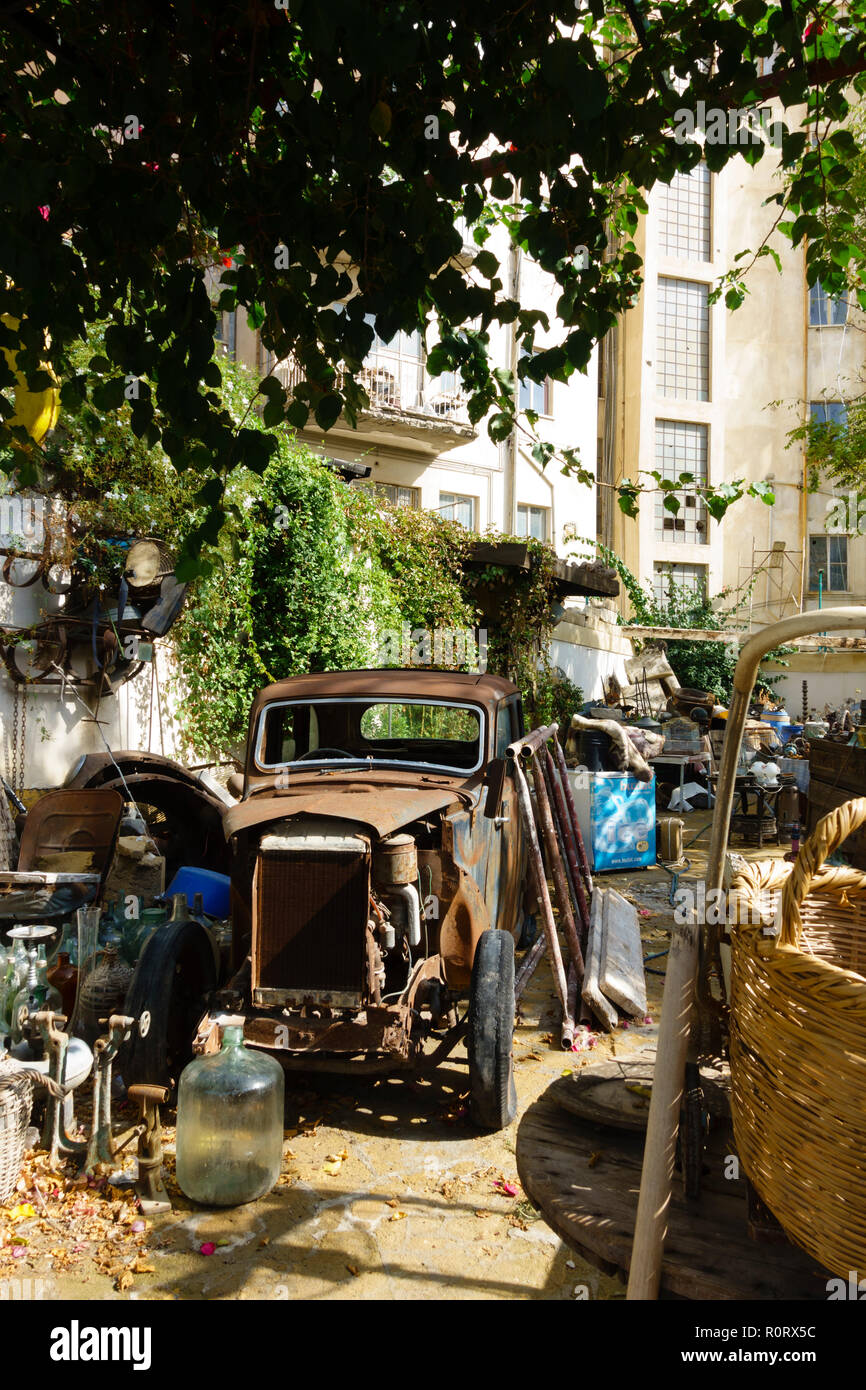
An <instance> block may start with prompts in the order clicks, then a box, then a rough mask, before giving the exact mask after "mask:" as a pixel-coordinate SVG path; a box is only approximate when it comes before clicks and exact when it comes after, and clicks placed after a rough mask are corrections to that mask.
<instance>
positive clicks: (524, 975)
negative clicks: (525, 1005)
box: [514, 932, 547, 1004]
mask: <svg viewBox="0 0 866 1390" xmlns="http://www.w3.org/2000/svg"><path fill="white" fill-rule="evenodd" d="M546 945H547V938H546V936H545V934H544V932H542V933H541V936H540V937H539V938H538V940H537V941H536V943H535V945H534V946H533V947H532V950H531V951H530V952H529V954H528V956H527V957H526V959H525V960H524V962H523V964H522V965H521V967H520V969H519V970H518V972H517V978H516V979H515V981H514V1002H515V1004H516V1003H517V1001H518V1000H519V999H520V996H521V994H522V993H523V991H524V990H525V989H526V986H527V985H528V984H529V981H530V979H531V978H532V976H533V975H534V974H535V969H536V966H537V965H538V962H539V961H540V960H541V957H542V956H543V955H544V948H545V946H546Z"/></svg>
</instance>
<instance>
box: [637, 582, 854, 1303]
mask: <svg viewBox="0 0 866 1390" xmlns="http://www.w3.org/2000/svg"><path fill="white" fill-rule="evenodd" d="M819 628H820V629H821V630H822V631H824V630H825V629H826V630H829V631H838V630H840V629H846V628H866V608H824V609H823V610H822V611H821V612H820V613H817V612H811V613H796V614H794V616H793V617H791V618H783V619H782V620H781V622H778V623H772V624H771V625H770V626H769V627H765V628H763V629H762V631H761V632H756V633H755V634H754V636H753V637H750V638H749V640H748V642H746V643H745V645H744V646H743V649H742V651H741V652H740V658H739V661H738V662H737V666H736V670H735V672H734V695H733V699H732V701H731V707H730V710H729V711H728V720H727V728H726V730H725V742H724V745H723V747H722V760H721V769H720V772H719V784H718V789H717V791H716V803H715V808H714V813H713V831H712V836H711V838H710V848H709V854H708V858H707V871H706V892H707V896H709V894H710V893H711V892H712V890H713V889H720V888H721V886H722V872H723V868H724V860H725V853H726V851H727V847H728V827H729V822H730V818H731V809H732V807H733V802H734V783H735V779H736V773H737V760H738V757H739V752H740V743H741V741H742V737H743V730H744V728H745V724H746V716H747V715H748V712H749V700H750V698H751V694H752V690H753V689H754V685H755V677H756V676H757V674H758V668H759V666H760V664H761V658H762V657H764V656H766V654H767V652H769V651H772V649H773V648H774V647H780V646H783V645H784V644H785V643H786V642H789V641H792V640H794V639H795V638H797V637H804V636H807V635H808V634H809V633H811V632H816V631H817V630H818V629H819ZM700 940H701V926H700V923H699V922H698V921H697V920H694V921H691V922H686V923H683V924H675V925H674V928H673V931H672V933H671V946H670V954H669V957H668V968H667V972H666V974H665V988H664V995H663V997H662V1013H661V1021H660V1023H659V1036H658V1047H657V1051H656V1063H655V1069H654V1072H653V1085H652V1097H651V1099H650V1108H649V1117H648V1120H647V1136H646V1144H645V1147H644V1161H643V1169H642V1172H641V1185H640V1198H639V1200H638V1209H637V1219H636V1221H635V1230H634V1243H633V1245H632V1255H631V1263H630V1268H629V1281H628V1294H627V1297H628V1298H629V1299H648V1298H657V1297H658V1291H659V1284H660V1282H661V1266H662V1254H663V1251H664V1241H665V1235H666V1234H667V1212H668V1207H669V1205H670V1197H671V1184H672V1180H673V1168H674V1158H675V1154H676V1136H677V1127H678V1124H679V1114H680V1103H681V1101H682V1093H683V1084H684V1078H685V1066H686V1054H687V1051H688V1044H689V1033H690V1024H691V1017H692V1010H693V1005H694V996H695V976H696V973H697V966H698V955H699V946H700Z"/></svg>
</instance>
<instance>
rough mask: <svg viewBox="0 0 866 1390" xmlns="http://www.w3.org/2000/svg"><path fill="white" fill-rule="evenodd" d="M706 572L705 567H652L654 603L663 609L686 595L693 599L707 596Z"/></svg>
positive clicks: (661, 564) (659, 565) (657, 565)
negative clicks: (691, 596)
mask: <svg viewBox="0 0 866 1390" xmlns="http://www.w3.org/2000/svg"><path fill="white" fill-rule="evenodd" d="M707 579H708V571H707V566H706V565H673V564H671V565H667V564H663V563H658V564H655V565H654V566H653V592H654V594H655V600H656V603H657V604H659V605H660V606H661V607H665V606H666V605H667V604H669V603H670V602H671V601H673V600H679V599H681V598H683V597H685V595H686V594H688V593H693V594H694V596H695V598H696V599H697V598H705V597H706V595H707Z"/></svg>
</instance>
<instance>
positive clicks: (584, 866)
mask: <svg viewBox="0 0 866 1390" xmlns="http://www.w3.org/2000/svg"><path fill="white" fill-rule="evenodd" d="M553 752H554V755H555V757H556V763H557V766H558V768H559V775H560V777H561V778H562V790H563V793H564V794H565V804H566V806H567V807H568V814H569V816H570V817H571V828H572V830H573V831H574V838H575V841H576V842H577V857H578V859H579V860H580V868H581V872H582V873H583V879H584V882H585V884H586V892H587V896H588V897H592V874H591V872H590V868H589V860H588V858H587V854H586V846H585V845H584V843H583V834H582V832H581V829H580V821H579V820H578V818H577V807H576V806H575V804H574V797H573V795H572V792H571V781H570V780H569V776H568V765H567V763H566V761H565V754H564V753H563V751H562V745H561V744H560V742H559V734H558V733H555V734H554V735H553Z"/></svg>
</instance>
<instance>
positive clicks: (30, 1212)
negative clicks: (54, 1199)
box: [6, 1202, 36, 1221]
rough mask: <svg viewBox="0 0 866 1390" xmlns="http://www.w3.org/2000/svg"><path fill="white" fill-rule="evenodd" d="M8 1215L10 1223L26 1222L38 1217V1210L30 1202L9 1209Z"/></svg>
mask: <svg viewBox="0 0 866 1390" xmlns="http://www.w3.org/2000/svg"><path fill="white" fill-rule="evenodd" d="M6 1215H7V1216H8V1218H9V1220H10V1221H26V1220H27V1219H28V1218H29V1217H31V1216H35V1215H36V1208H35V1207H34V1206H33V1205H32V1203H30V1202H18V1203H17V1205H16V1206H14V1207H9V1208H8V1210H7V1212H6Z"/></svg>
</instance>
